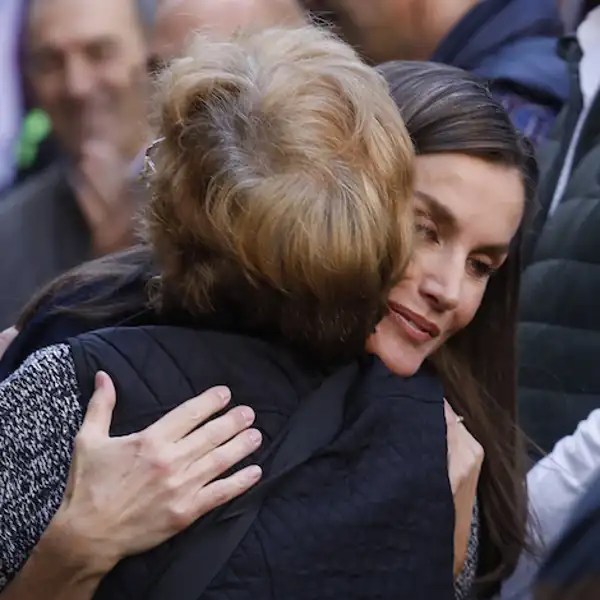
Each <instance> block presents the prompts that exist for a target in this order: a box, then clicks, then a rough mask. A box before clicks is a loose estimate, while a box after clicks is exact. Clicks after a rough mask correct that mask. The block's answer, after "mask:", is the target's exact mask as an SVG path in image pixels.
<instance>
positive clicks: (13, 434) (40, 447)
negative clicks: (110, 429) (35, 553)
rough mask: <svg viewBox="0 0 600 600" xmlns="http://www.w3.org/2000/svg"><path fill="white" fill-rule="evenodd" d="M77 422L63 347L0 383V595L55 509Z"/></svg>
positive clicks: (75, 394) (68, 361)
mask: <svg viewBox="0 0 600 600" xmlns="http://www.w3.org/2000/svg"><path fill="white" fill-rule="evenodd" d="M81 421H82V410H81V407H80V404H79V392H78V389H77V380H76V376H75V366H74V364H73V359H72V357H71V351H70V348H69V346H67V345H64V344H61V345H58V346H50V347H49V348H45V349H44V350H40V351H39V352H36V353H35V354H33V355H32V356H31V357H29V358H28V359H27V361H26V362H25V363H24V364H23V365H22V367H21V368H20V369H19V370H18V371H16V372H15V373H14V374H13V375H11V376H10V377H9V378H8V379H6V380H4V381H3V382H2V383H0V591H1V590H2V589H3V588H4V586H5V585H6V584H7V582H8V581H10V580H11V579H12V578H13V577H14V575H15V574H16V573H17V572H18V571H19V569H20V568H21V567H22V566H23V564H24V563H25V561H26V560H27V558H28V557H29V555H30V554H31V551H32V549H33V547H34V546H35V545H36V544H37V542H38V541H39V539H40V537H41V535H42V533H43V532H44V530H45V529H46V527H47V526H48V523H49V522H50V520H51V519H52V517H53V516H54V513H55V512H56V510H57V509H58V507H59V506H60V503H61V501H62V496H63V493H64V490H65V486H66V481H67V476H68V473H69V467H70V464H71V455H72V451H73V441H74V439H75V436H76V435H77V432H78V430H79V428H80V426H81Z"/></svg>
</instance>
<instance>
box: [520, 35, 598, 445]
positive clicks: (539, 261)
mask: <svg viewBox="0 0 600 600" xmlns="http://www.w3.org/2000/svg"><path fill="white" fill-rule="evenodd" d="M562 52H563V54H564V56H565V58H566V59H567V60H568V62H569V68H570V72H571V79H572V98H571V100H570V101H569V104H568V105H567V107H566V108H565V110H564V113H563V114H562V115H561V118H560V120H559V122H558V123H557V128H556V131H555V134H554V136H553V139H552V140H550V141H549V142H548V143H547V144H546V145H545V146H542V148H541V149H540V156H539V159H540V160H539V162H540V167H541V174H542V180H541V184H540V192H539V201H540V210H539V214H538V218H537V223H536V224H535V226H534V228H533V232H532V235H531V236H530V240H529V244H528V253H527V257H526V258H527V262H526V268H525V271H524V273H523V278H522V284H521V315H520V324H519V411H520V420H521V425H522V426H523V428H524V430H525V432H526V433H527V434H528V436H529V437H531V438H532V439H533V440H534V441H535V442H536V443H537V444H538V445H539V446H541V447H542V448H543V449H544V450H545V451H550V450H552V447H553V446H554V444H555V443H556V442H557V441H558V440H559V439H561V438H562V437H564V436H566V435H569V434H571V433H573V431H574V430H575V428H576V427H577V424H578V423H579V422H580V421H581V420H582V419H585V418H587V416H588V415H589V413H590V412H591V411H592V410H594V409H596V408H598V407H600V368H598V360H599V357H600V308H599V307H600V93H598V94H596V99H595V100H594V102H593V104H592V106H591V110H590V112H589V114H588V115H587V118H586V120H585V123H584V125H583V130H582V132H581V135H580V137H579V141H578V143H577V148H576V151H575V156H574V161H573V166H572V170H571V172H570V174H569V178H568V183H567V185H566V187H565V189H564V193H563V194H562V197H561V198H560V202H559V203H558V206H557V207H556V209H555V210H554V212H553V213H552V214H549V210H550V206H551V204H552V200H553V196H554V193H555V189H556V187H557V185H558V182H559V177H560V174H561V170H562V168H563V164H564V163H565V159H566V157H567V152H568V149H569V146H570V143H571V140H572V138H573V135H574V133H575V129H576V127H577V123H578V120H579V117H580V114H581V110H582V96H581V92H580V82H579V60H580V58H581V50H580V48H579V45H578V43H577V40H576V39H575V38H566V39H565V40H563V42H562Z"/></svg>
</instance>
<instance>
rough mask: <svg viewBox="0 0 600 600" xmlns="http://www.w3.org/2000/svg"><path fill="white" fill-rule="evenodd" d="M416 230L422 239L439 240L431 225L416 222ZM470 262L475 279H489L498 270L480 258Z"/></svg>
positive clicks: (435, 241) (434, 241)
mask: <svg viewBox="0 0 600 600" xmlns="http://www.w3.org/2000/svg"><path fill="white" fill-rule="evenodd" d="M416 230H417V233H419V234H421V235H422V236H423V238H424V239H426V240H428V241H430V242H433V243H437V242H438V241H439V237H438V232H437V231H436V229H435V228H434V227H431V226H429V225H427V224H425V223H417V224H416ZM470 264H471V269H472V271H473V275H474V276H475V277H477V279H489V278H490V277H493V276H494V275H495V274H496V273H497V272H498V269H497V268H495V267H492V266H491V265H488V264H487V263H485V262H483V261H482V260H477V259H475V258H472V259H470Z"/></svg>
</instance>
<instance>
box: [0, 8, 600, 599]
mask: <svg viewBox="0 0 600 600" xmlns="http://www.w3.org/2000/svg"><path fill="white" fill-rule="evenodd" d="M0 5H1V7H2V13H1V14H2V17H1V18H0V81H1V83H2V89H3V93H2V94H1V95H0V256H1V260H0V282H1V284H0V330H1V329H6V330H7V331H6V332H5V333H4V334H3V335H4V337H5V339H6V340H9V339H10V338H11V335H12V334H11V331H12V330H11V328H12V327H13V326H14V325H15V324H16V323H17V319H18V316H19V313H20V311H21V310H22V309H23V307H24V306H25V305H26V304H27V302H29V301H30V300H31V298H32V297H33V296H34V295H35V293H36V292H37V291H38V290H39V288H40V287H41V286H43V285H44V284H46V283H48V282H49V281H51V280H52V279H53V278H54V277H56V276H57V275H59V274H62V273H64V272H66V271H67V270H69V269H70V268H72V267H74V266H77V265H79V264H81V263H83V262H85V261H87V260H89V259H91V258H93V257H98V256H103V255H106V254H109V253H112V252H114V251H117V250H122V249H124V248H127V247H129V246H130V245H132V244H134V243H135V241H136V220H135V215H136V213H137V211H138V210H139V208H140V207H142V206H143V205H144V202H145V201H146V199H147V190H146V188H145V187H144V185H143V184H142V183H141V182H140V181H139V175H140V172H141V170H142V169H143V167H144V153H145V150H146V148H147V146H148V144H149V143H150V142H151V141H152V125H151V119H150V118H149V115H148V106H149V99H150V97H151V93H152V74H153V73H154V72H156V71H157V70H159V69H160V67H161V64H164V63H165V62H166V61H168V60H169V59H170V58H172V57H174V56H177V55H179V54H180V53H181V52H182V51H183V49H184V47H185V42H186V39H187V37H188V36H189V34H190V33H191V32H192V31H194V30H197V29H203V28H211V29H213V30H217V31H219V32H224V33H227V32H231V31H234V30H235V29H237V28H243V27H246V26H252V27H268V26H269V25H275V24H281V23H286V24H292V25H293V24H299V23H302V22H303V21H304V20H305V19H307V18H311V17H309V16H308V15H312V18H316V19H317V22H318V23H321V24H322V25H323V26H329V27H334V28H335V29H336V31H337V32H338V33H339V34H340V35H341V36H342V37H343V38H344V39H346V40H347V41H348V42H349V43H351V44H353V45H354V46H355V47H357V48H358V49H359V51H360V52H361V53H362V54H363V56H364V58H365V60H367V61H368V62H370V63H373V64H380V63H382V62H385V61H388V60H394V59H409V60H431V61H435V62H441V63H446V64H450V65H453V66H456V67H459V68H462V69H465V70H467V71H469V72H471V73H473V74H475V75H476V76H478V77H481V78H482V79H484V80H486V81H487V82H488V84H489V87H490V90H491V92H492V94H493V95H494V96H495V97H496V98H497V99H499V100H500V101H501V103H502V105H503V106H504V107H505V109H506V110H507V111H508V113H509V115H510V116H511V118H512V120H513V122H514V123H515V125H516V126H517V127H518V128H519V129H520V130H521V131H522V132H523V133H524V134H525V136H527V138H528V139H529V141H530V142H531V144H532V147H534V148H535V152H536V156H537V157H538V161H539V167H540V182H539V193H538V206H537V210H536V214H535V215H534V217H533V219H532V221H531V222H528V223H526V225H525V227H524V230H523V234H524V237H525V256H524V264H523V265H522V268H523V271H522V281H521V298H520V323H519V330H518V347H519V360H520V363H519V373H518V389H519V412H520V425H521V427H522V428H523V429H524V431H525V433H526V434H527V436H528V437H529V438H530V439H531V441H532V447H531V452H530V454H531V458H532V461H538V460H539V459H540V458H541V457H542V455H543V454H544V453H547V452H552V454H551V455H550V456H549V457H547V458H545V459H543V460H544V461H546V468H547V469H548V470H552V469H564V470H565V471H566V472H568V473H569V474H570V476H569V477H570V478H569V481H568V485H565V486H564V489H561V490H558V491H557V494H556V496H555V497H553V498H550V499H545V506H547V507H549V506H555V505H564V506H568V507H569V508H570V509H572V510H569V511H567V513H569V514H571V513H572V517H571V518H570V521H569V523H555V524H554V530H555V531H556V539H552V540H548V541H549V542H551V543H552V544H554V543H556V544H558V545H557V546H556V548H555V550H554V552H553V553H552V554H551V556H550V558H549V559H548V562H547V564H546V565H545V566H544V567H543V568H542V570H541V573H540V577H542V578H543V579H544V580H545V581H548V580H551V581H556V580H559V581H561V580H562V579H561V578H563V579H565V580H567V579H569V580H570V579H572V578H574V577H575V578H577V577H586V576H595V575H598V574H599V571H600V559H599V558H598V557H599V556H600V552H598V550H600V516H599V515H600V480H598V481H595V479H596V477H597V476H598V475H600V369H598V367H597V359H598V357H599V356H600V316H599V315H600V311H599V310H598V308H597V306H598V304H597V298H598V295H599V294H600V238H599V237H598V236H597V234H596V232H597V231H598V230H600V68H599V66H598V65H599V64H600V62H599V61H600V3H599V2H597V1H593V0H591V1H590V0H588V1H587V2H586V1H583V0H562V1H560V0H1V2H0ZM486 343H489V344H493V343H494V340H493V339H490V340H486ZM549 459H550V460H549ZM536 473H537V474H536V476H537V477H544V472H543V470H540V469H538V470H537V471H536ZM586 492H587V493H588V495H587V496H586V497H585V499H584V501H583V502H582V503H579V500H580V499H581V497H582V496H584V495H585V493H586ZM534 501H535V498H534V499H532V502H534ZM548 512H549V513H550V512H552V511H551V510H550V508H548ZM553 514H554V513H553ZM538 518H539V519H540V520H543V519H544V512H543V510H542V511H540V514H539V515H538ZM565 527H567V533H566V534H565V535H564V537H563V538H562V540H560V535H561V532H562V531H564V528H565ZM594 550H595V552H594ZM521 568H523V569H527V568H530V565H526V564H523V565H522V566H521ZM519 593H520V590H514V594H515V597H518V594H519ZM598 595H599V597H600V578H599V579H598Z"/></svg>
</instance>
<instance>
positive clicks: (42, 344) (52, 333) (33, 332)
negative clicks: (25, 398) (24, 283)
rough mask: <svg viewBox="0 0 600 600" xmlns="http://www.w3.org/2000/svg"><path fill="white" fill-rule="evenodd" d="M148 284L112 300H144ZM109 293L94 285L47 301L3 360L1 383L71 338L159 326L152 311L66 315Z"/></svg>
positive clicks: (135, 284)
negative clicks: (119, 327)
mask: <svg viewBox="0 0 600 600" xmlns="http://www.w3.org/2000/svg"><path fill="white" fill-rule="evenodd" d="M145 285H146V280H145V279H143V278H141V277H140V278H138V279H135V280H132V281H130V282H128V283H127V284H126V285H125V286H123V287H122V288H121V289H119V291H118V292H117V291H115V292H114V294H111V297H110V298H109V299H110V300H111V301H112V302H114V301H120V300H125V299H126V298H128V297H133V296H135V297H136V298H137V297H140V298H144V286H145ZM104 293H105V290H104V285H103V284H101V283H99V284H94V285H91V286H85V287H84V288H81V289H74V290H70V289H67V290H64V291H63V292H61V293H60V294H59V295H58V297H56V298H53V299H51V300H49V301H47V302H46V303H45V304H43V305H42V306H40V308H39V309H38V310H37V311H36V313H35V314H34V316H33V318H32V319H31V320H30V321H29V322H28V323H27V325H26V326H25V327H24V328H23V330H22V331H21V332H20V333H19V335H18V336H17V337H16V338H15V340H14V341H13V342H12V343H11V345H10V346H9V347H8V349H7V350H6V352H5V354H4V356H2V358H1V359H0V381H3V380H4V379H6V378H7V377H8V376H9V375H10V374H11V373H13V372H14V371H16V370H17V369H18V368H19V367H20V366H21V364H22V363H23V362H24V361H25V359H26V358H27V357H28V356H30V355H31V354H33V353H34V352H35V351H36V350H40V349H41V348H46V347H47V346H52V345H54V344H60V343H63V342H64V341H65V340H67V339H68V338H70V337H76V336H78V335H80V334H83V333H86V332H88V331H93V330H94V329H102V328H105V327H112V326H116V325H122V324H123V325H124V324H132V325H136V324H140V325H141V324H144V325H150V324H155V323H156V322H157V317H156V316H155V315H154V314H153V313H152V312H150V311H141V310H139V311H138V310H136V311H134V312H132V311H131V310H123V311H121V312H119V311H117V313H116V314H115V315H113V316H111V317H106V316H96V317H91V316H84V315H83V314H75V313H73V312H65V311H64V310H63V309H65V308H71V309H72V308H73V307H75V306H78V305H80V304H81V303H82V302H86V301H88V300H89V299H90V298H94V297H98V296H99V295H100V296H101V295H103V294H104Z"/></svg>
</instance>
